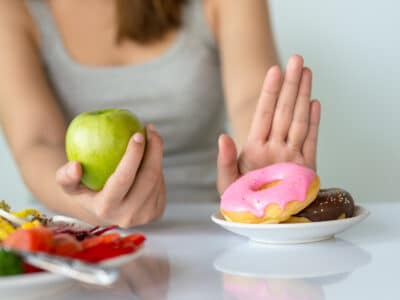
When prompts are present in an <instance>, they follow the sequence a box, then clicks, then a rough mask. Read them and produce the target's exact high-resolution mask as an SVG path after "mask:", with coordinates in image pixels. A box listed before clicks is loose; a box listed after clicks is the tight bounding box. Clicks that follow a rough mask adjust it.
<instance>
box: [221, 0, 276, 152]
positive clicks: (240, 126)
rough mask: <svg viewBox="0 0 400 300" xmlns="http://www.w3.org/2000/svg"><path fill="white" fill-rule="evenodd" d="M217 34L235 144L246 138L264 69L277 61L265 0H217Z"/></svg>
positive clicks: (265, 70)
mask: <svg viewBox="0 0 400 300" xmlns="http://www.w3.org/2000/svg"><path fill="white" fill-rule="evenodd" d="M215 8H216V21H215V23H216V24H215V30H216V37H217V41H218V45H219V49H220V56H221V60H222V74H223V83H224V91H225V99H226V106H227V111H228V116H229V119H230V123H231V125H232V129H233V133H234V137H235V140H236V144H237V146H238V148H239V149H240V148H241V147H242V146H243V144H244V143H245V141H246V139H247V135H248V132H249V129H250V124H251V121H252V118H253V114H254V111H255V108H256V105H257V100H258V96H259V94H260V90H261V87H262V83H263V80H264V77H265V73H266V72H267V70H268V69H269V68H270V67H271V66H272V65H276V64H278V56H277V53H276V50H275V44H274V39H273V35H272V31H271V25H270V20H269V15H268V8H267V5H266V1H265V0H251V1H248V0H235V1H234V3H232V1H231V0H218V1H217V2H216V6H215Z"/></svg>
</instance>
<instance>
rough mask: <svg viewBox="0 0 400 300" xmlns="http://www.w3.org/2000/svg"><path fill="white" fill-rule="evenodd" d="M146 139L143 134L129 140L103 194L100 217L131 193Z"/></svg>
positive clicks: (136, 134) (98, 206)
mask: <svg viewBox="0 0 400 300" xmlns="http://www.w3.org/2000/svg"><path fill="white" fill-rule="evenodd" d="M144 148H145V139H144V136H143V134H141V133H138V132H137V133H135V134H134V135H133V136H132V137H131V139H130V140H129V143H128V146H127V148H126V151H125V154H124V156H123V157H122V159H121V161H120V162H119V164H118V166H117V168H116V169H115V171H114V173H113V174H112V175H111V176H110V177H109V178H108V180H107V182H106V184H105V186H104V188H103V190H102V191H101V192H100V193H101V196H100V198H101V203H97V204H96V205H97V209H98V211H99V215H100V216H102V215H106V214H107V213H108V211H110V210H111V207H112V206H118V205H119V204H120V203H121V202H122V201H123V199H124V197H125V195H126V194H127V193H128V192H129V190H130V188H131V186H132V184H133V182H134V181H135V177H136V174H137V172H138V169H139V167H140V164H141V161H142V158H143V152H144Z"/></svg>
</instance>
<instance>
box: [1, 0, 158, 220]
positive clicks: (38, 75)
mask: <svg viewBox="0 0 400 300" xmlns="http://www.w3.org/2000/svg"><path fill="white" fill-rule="evenodd" d="M29 20H31V19H30V17H29V15H28V13H27V11H26V8H25V7H24V5H23V1H8V0H0V49H1V53H0V122H1V126H2V128H3V130H4V132H5V136H6V139H7V141H8V144H9V146H10V148H11V151H12V153H13V155H14V158H15V160H16V162H17V165H18V167H19V170H20V173H21V174H22V177H23V179H24V181H25V183H26V185H27V186H28V187H29V189H30V190H31V192H32V193H33V194H34V196H35V197H36V198H37V199H39V200H40V201H42V202H43V203H44V204H45V205H46V206H48V207H49V208H51V209H53V210H56V211H59V212H62V213H64V214H68V215H71V216H74V217H78V218H81V219H83V220H85V221H87V222H89V223H92V224H107V223H113V224H117V225H120V226H122V227H128V226H132V225H136V224H143V223H147V222H149V221H151V220H154V219H156V218H158V217H160V216H161V214H162V212H163V210H164V207H165V185H164V178H163V175H162V167H161V166H162V141H161V137H160V136H159V135H158V134H157V133H156V131H155V130H154V129H151V128H148V132H147V135H148V138H149V140H148V142H147V147H146V150H145V149H144V140H143V136H141V137H137V136H136V138H135V136H133V137H132V138H131V141H130V142H129V145H128V147H127V151H126V153H125V155H124V157H123V159H122V160H121V163H120V164H119V165H118V167H117V169H116V171H115V172H114V173H113V174H112V175H111V177H110V178H109V180H108V181H107V182H106V185H105V187H104V189H103V190H102V191H100V192H98V193H95V192H93V191H90V190H88V189H86V188H84V187H82V186H80V185H79V182H80V177H81V174H82V170H81V168H80V165H79V163H76V162H73V163H68V164H66V162H67V160H66V156H65V151H64V137H65V131H66V123H65V119H64V116H63V114H62V112H61V109H60V107H59V105H58V104H57V101H56V99H55V97H54V95H53V94H52V92H51V89H50V87H49V85H48V82H47V81H46V76H45V74H44V72H43V69H42V66H41V61H40V57H39V53H38V45H37V42H35V38H34V37H35V33H34V32H32V31H31V29H32V28H34V26H33V24H31V23H32V22H31V21H29ZM142 158H143V161H142V168H141V169H140V170H139V165H140V161H141V160H142ZM1 171H2V170H0V172H1ZM56 174H57V178H56ZM149 182H151V184H149Z"/></svg>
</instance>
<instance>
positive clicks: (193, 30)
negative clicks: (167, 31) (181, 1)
mask: <svg viewBox="0 0 400 300" xmlns="http://www.w3.org/2000/svg"><path fill="white" fill-rule="evenodd" d="M183 22H184V26H183V27H184V30H185V31H186V32H188V33H189V34H190V35H192V36H193V37H196V38H198V39H200V40H201V41H203V42H204V43H205V45H206V46H208V47H210V48H212V49H215V48H217V45H216V41H215V38H214V35H213V33H212V31H211V28H210V26H209V24H208V23H207V19H206V15H205V11H204V3H203V0H189V1H187V3H186V5H185V6H184V14H183Z"/></svg>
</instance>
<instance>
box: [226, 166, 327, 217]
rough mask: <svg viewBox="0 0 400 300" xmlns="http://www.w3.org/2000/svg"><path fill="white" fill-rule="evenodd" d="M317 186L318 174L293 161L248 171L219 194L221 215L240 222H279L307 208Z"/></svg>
mask: <svg viewBox="0 0 400 300" xmlns="http://www.w3.org/2000/svg"><path fill="white" fill-rule="evenodd" d="M319 187H320V182H319V177H318V175H317V174H316V173H315V172H314V171H313V170H312V169H309V168H306V167H304V166H301V165H298V164H294V163H287V162H286V163H277V164H273V165H270V166H267V167H265V168H261V169H258V170H254V171H250V172H248V173H246V174H245V175H243V176H242V177H240V178H239V179H238V180H236V181H235V182H234V183H232V184H231V185H230V186H229V187H228V188H227V189H226V190H225V192H224V193H223V195H222V197H221V214H222V215H223V216H224V217H225V219H226V220H228V221H232V222H239V223H280V222H283V221H286V220H287V219H289V218H290V217H291V216H292V215H295V214H297V213H299V212H300V211H302V210H303V209H304V208H305V207H307V206H308V205H309V204H310V203H311V202H312V201H314V199H315V198H316V196H317V194H318V191H319Z"/></svg>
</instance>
